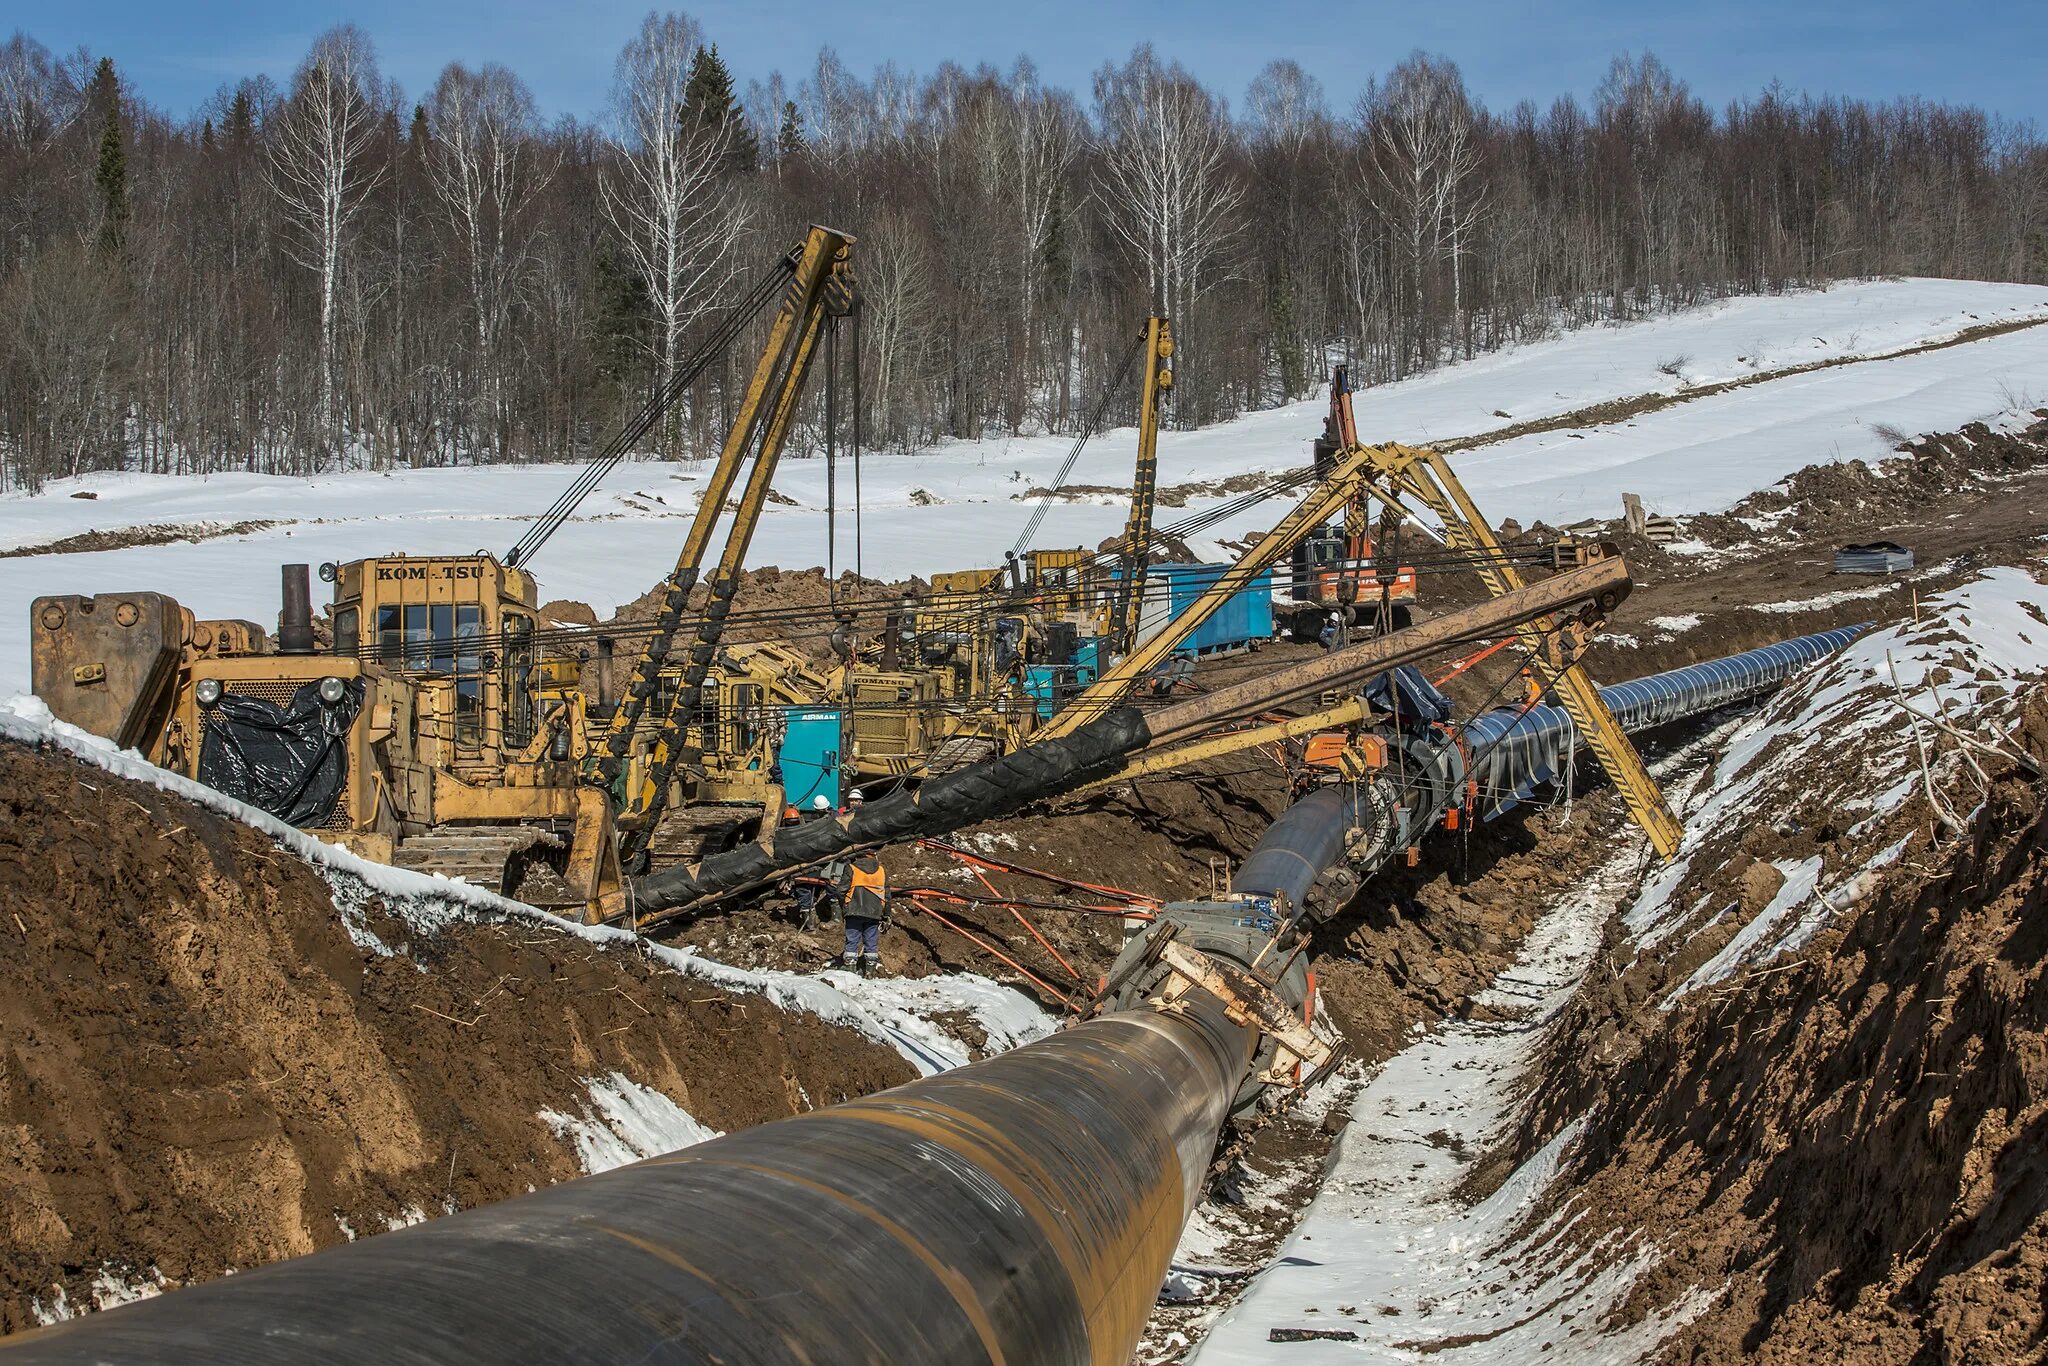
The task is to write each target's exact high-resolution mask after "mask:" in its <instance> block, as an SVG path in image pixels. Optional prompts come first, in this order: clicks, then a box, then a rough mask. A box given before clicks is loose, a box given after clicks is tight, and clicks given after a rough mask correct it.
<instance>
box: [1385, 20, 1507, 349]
mask: <svg viewBox="0 0 2048 1366" xmlns="http://www.w3.org/2000/svg"><path fill="white" fill-rule="evenodd" d="M1358 116H1359V123H1360V126H1361V129H1362V132H1363V134H1364V137H1365V139H1366V142H1367V144H1368V147H1369V153H1370V155H1369V157H1368V159H1367V166H1368V168H1369V171H1370V174H1371V177H1372V183H1370V184H1368V185H1367V186H1366V187H1365V189H1366V191H1367V193H1368V196H1369V198H1370V199H1371V201H1372V203H1373V204H1374V205H1375V207H1376V208H1377V209H1378V210H1379V213H1380V215H1381V217H1382V218H1383V219H1384V220H1385V221H1386V223H1387V226H1388V229H1389V231H1390V232H1391V233H1393V234H1394V235H1395V236H1396V237H1397V238H1398V239H1399V241H1400V243H1401V249H1402V257H1403V265H1404V270H1405V274H1406V277H1407V278H1406V284H1407V287H1408V303H1409V315H1410V316H1409V322H1410V324H1411V326H1412V327H1413V329H1414V333H1415V335H1414V339H1413V344H1414V349H1415V350H1416V352H1417V354H1416V356H1415V359H1417V360H1419V361H1421V362H1423V363H1425V364H1426V363H1428V362H1429V360H1430V359H1432V357H1433V354H1434V351H1433V348H1434V343H1435V337H1434V328H1433V326H1432V314H1433V310H1432V309H1431V308H1430V304H1429V297H1428V292H1429V279H1430V274H1431V271H1430V266H1431V265H1432V264H1433V263H1434V262H1435V261H1437V260H1439V259H1448V260H1449V261H1450V262H1451V268H1452V269H1451V275H1452V281H1451V292H1452V306H1451V307H1452V317H1453V319H1454V320H1455V319H1456V318H1457V317H1458V316H1459V315H1460V313H1461V312H1462V310H1463V307H1464V294H1463V284H1464V276H1463V270H1462V265H1463V257H1464V253H1465V252H1466V251H1467V250H1468V248H1469V235H1470V232H1471V229H1472V226H1473V224H1474V222H1476V220H1477V216H1478V205H1477V204H1476V203H1474V202H1472V198H1471V196H1470V195H1469V194H1468V193H1467V188H1466V185H1467V182H1468V181H1469V180H1471V178H1472V176H1473V174H1474V172H1476V171H1477V170H1478V169H1479V155H1478V150H1477V147H1476V145H1475V142H1474V137H1473V127H1472V105H1471V101H1470V100H1469V99H1468V98H1467V97H1466V94H1465V82H1464V79H1463V78H1462V77H1461V76H1460V75H1459V74H1458V68H1457V67H1456V65H1454V64H1453V63H1451V62H1449V61H1447V60H1445V59H1444V58H1442V57H1432V56H1430V55H1428V54H1427V53H1422V52H1417V53H1415V54H1414V55H1412V56H1411V57H1409V58H1408V60H1406V61H1404V62H1402V63H1401V64H1400V65H1399V66H1397V67H1395V68H1394V70H1393V71H1392V72H1391V73H1390V74H1389V75H1388V77H1387V80H1386V83H1385V84H1384V85H1373V86H1368V87H1367V88H1366V92H1365V94H1364V95H1362V96H1360V97H1359V103H1358Z"/></svg>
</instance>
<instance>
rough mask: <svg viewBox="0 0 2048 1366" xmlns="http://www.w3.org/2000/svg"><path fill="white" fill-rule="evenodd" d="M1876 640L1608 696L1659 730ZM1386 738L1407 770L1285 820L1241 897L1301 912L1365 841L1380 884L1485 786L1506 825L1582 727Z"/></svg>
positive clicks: (1639, 726)
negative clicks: (1505, 814)
mask: <svg viewBox="0 0 2048 1366" xmlns="http://www.w3.org/2000/svg"><path fill="white" fill-rule="evenodd" d="M1867 629H1868V627H1867V626H1850V627H1844V628H1842V629H1840V630H1835V631H1821V632H1818V633H1817V634H1814V635H1810V636H1799V637H1797V638H1796V639H1793V640H1786V641H1780V642H1778V643H1777V644H1774V645H1766V646H1764V647H1763V648H1761V649H1756V650H1746V651H1744V652H1743V653H1741V654H1736V655H1729V656H1727V657H1726V658H1724V659H1714V660H1708V661H1707V662H1705V663H1703V664H1694V665H1691V666H1689V667H1687V668H1683V669H1673V670H1670V671H1669V672H1666V673H1660V674H1652V675H1650V676H1649V677H1647V678H1638V679H1635V680H1633V681H1631V682H1627V683H1617V684H1614V685H1613V686H1611V687H1605V688H1602V689H1601V690H1600V696H1601V698H1602V699H1603V700H1604V701H1605V702H1606V703H1607V707H1608V710H1610V711H1611V712H1613V713H1614V719H1615V720H1616V721H1617V722H1619V723H1620V725H1621V727H1622V729H1623V730H1626V731H1629V732H1631V733H1633V732H1638V731H1645V730H1654V729H1655V728H1656V727H1658V726H1663V725H1668V724H1670V723H1671V722H1673V721H1680V720H1684V719H1685V718H1687V717H1691V716H1699V715H1703V714H1704V713H1706V712H1710V711H1714V710H1716V709H1718V708H1721V707H1725V706H1729V705H1731V704H1733V703H1736V702H1742V701H1746V700H1748V699H1749V698H1752V697H1755V696H1757V695H1759V694H1761V693H1765V692H1768V691H1770V690H1771V689H1773V688H1775V687H1777V686H1778V685H1779V684H1781V683H1783V682H1784V681H1785V680H1786V679H1787V678H1790V677H1791V676H1792V675H1793V674H1794V673H1796V672H1798V671H1799V670H1800V669H1803V668H1805V667H1806V666H1807V665H1809V664H1812V663H1814V662H1815V661H1817V660H1821V659H1825V658H1826V657H1827V656H1829V655H1831V654H1833V653H1834V652H1835V651H1837V650H1839V649H1841V648H1842V647H1843V646H1844V645H1847V644H1848V643H1849V642H1850V641H1851V640H1853V639H1855V638H1856V636H1857V635H1859V634H1861V633H1862V632H1863V631H1865V630H1867ZM1383 738H1385V739H1386V740H1387V742H1388V744H1389V748H1390V750H1391V751H1393V752H1395V753H1396V754H1397V758H1398V763H1397V764H1396V765H1395V766H1393V767H1391V768H1389V769H1387V770H1383V771H1382V773H1381V774H1380V775H1377V776H1376V778H1375V780H1373V781H1369V782H1365V783H1359V784H1347V785H1341V786H1332V787H1326V788H1323V789H1321V790H1319V791H1317V792H1315V793H1312V794H1311V795H1309V796H1308V797H1305V798H1303V799H1302V800H1301V801H1299V802H1296V803H1295V804H1294V805H1293V806H1291V807H1289V808H1288V809H1287V810H1286V811H1284V812H1282V813H1281V814H1280V818H1279V819H1278V820H1276V821H1274V822H1273V824H1272V825H1271V826H1270V827H1268V828H1267V830H1266V833H1265V835H1264V837H1263V838H1261V839H1260V840H1259V842H1258V844H1257V845H1256V846H1255V847H1254V848H1253V850H1252V852H1251V854H1250V855H1249V856H1248V857H1247V858H1246V859H1245V861H1244V863H1243V865H1242V866H1240V867H1239V868H1238V870H1237V874H1236V876H1234V877H1233V878H1232V879H1231V884H1230V885H1231V890H1232V891H1234V892H1244V893H1251V894H1257V895H1262V896H1272V897H1277V898H1283V899H1284V900H1285V903H1286V905H1288V906H1289V907H1290V908H1295V909H1297V910H1298V909H1299V908H1300V907H1302V906H1303V905H1304V904H1305V902H1304V899H1305V898H1306V897H1307V895H1308V890H1309V888H1310V887H1311V886H1312V885H1314V883H1315V880H1316V879H1317V878H1318V877H1320V876H1321V875H1322V873H1323V872H1324V870H1325V869H1328V868H1330V867H1332V866H1334V865H1335V864H1336V863H1337V861H1338V858H1339V857H1340V856H1341V855H1343V854H1344V853H1345V846H1346V842H1347V841H1348V840H1353V839H1358V838H1359V832H1365V833H1366V835H1367V838H1365V839H1362V840H1360V847H1358V848H1355V849H1354V850H1352V852H1351V855H1350V858H1351V861H1352V862H1354V863H1357V864H1359V865H1361V866H1360V867H1359V872H1360V874H1361V875H1370V873H1371V872H1372V871H1374V870H1375V869H1377V868H1379V867H1381V866H1383V865H1384V864H1385V862H1386V861H1387V860H1388V859H1389V858H1391V857H1392V856H1393V855H1394V854H1395V853H1396V852H1398V851H1400V850H1402V849H1405V848H1407V847H1408V846H1409V845H1411V844H1413V843H1414V842H1415V841H1416V840H1417V839H1419V838H1420V836H1421V833H1422V832H1424V831H1426V830H1429V829H1431V828H1433V827H1434V826H1435V825H1436V824H1437V823H1438V822H1439V821H1441V820H1442V819H1443V816H1444V813H1445V812H1446V811H1448V810H1450V809H1451V808H1453V807H1462V805H1463V804H1464V802H1465V800H1466V796H1467V794H1468V793H1469V792H1471V791H1472V790H1473V787H1474V786H1476V788H1477V790H1478V792H1480V793H1481V794H1486V795H1488V796H1489V797H1490V798H1491V800H1492V814H1499V812H1501V811H1504V810H1506V809H1508V808H1509V807H1510V806H1512V805H1514V804H1515V802H1517V801H1519V800H1522V799H1524V798H1526V797H1527V796H1528V795H1529V794H1530V792H1531V791H1532V790H1534V789H1535V788H1536V787H1537V786H1538V785H1539V784H1541V783H1545V782H1548V781H1549V780H1550V779H1552V778H1554V777H1556V776H1557V774H1558V773H1560V772H1561V771H1562V770H1563V768H1564V765H1565V763H1566V760H1567V756H1568V755H1569V754H1570V752H1571V750H1572V748H1573V746H1574V745H1575V744H1576V743H1577V735H1576V732H1575V730H1574V728H1573V726H1572V720H1571V717H1569V716H1567V715H1566V714H1565V711H1564V708H1562V707H1551V706H1539V707H1530V708H1526V709H1525V708H1522V707H1500V708H1497V709H1495V710H1493V711H1489V712H1485V713H1483V714H1481V715H1479V716H1477V717H1474V718H1473V719H1472V720H1471V721H1470V722H1468V723H1467V724H1465V725H1464V726H1463V727H1455V728H1454V727H1449V726H1442V727H1425V728H1418V729H1414V730H1410V731H1408V732H1407V733H1405V734H1401V735H1395V734H1392V733H1390V732H1383ZM1468 780H1469V781H1468Z"/></svg>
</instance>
